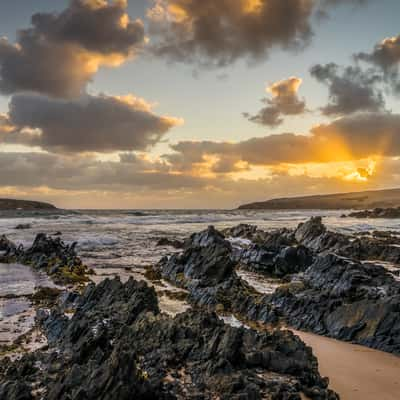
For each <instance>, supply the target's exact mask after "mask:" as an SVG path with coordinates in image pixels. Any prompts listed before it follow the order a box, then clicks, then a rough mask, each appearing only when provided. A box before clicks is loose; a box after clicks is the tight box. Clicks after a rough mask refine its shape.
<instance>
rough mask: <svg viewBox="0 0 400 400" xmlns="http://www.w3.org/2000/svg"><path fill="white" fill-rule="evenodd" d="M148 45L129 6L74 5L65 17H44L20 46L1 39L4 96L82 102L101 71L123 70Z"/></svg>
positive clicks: (81, 0) (77, 1) (74, 1)
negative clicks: (17, 94) (119, 67)
mask: <svg viewBox="0 0 400 400" xmlns="http://www.w3.org/2000/svg"><path fill="white" fill-rule="evenodd" d="M144 41H145V36H144V27H143V24H142V22H141V21H131V20H130V19H129V17H128V15H127V14H126V3H125V2H124V1H115V2H112V3H109V2H108V1H106V0H71V1H70V4H69V6H68V7H67V8H66V9H65V10H64V11H63V12H61V13H60V14H49V13H39V14H35V15H33V17H32V27H31V28H29V29H24V30H20V31H18V33H17V42H16V44H12V43H10V42H9V41H8V39H6V38H2V39H0V91H1V92H2V93H4V94H12V93H15V92H19V91H34V92H39V93H44V94H48V95H52V96H56V97H72V96H79V95H80V94H81V93H82V91H83V90H84V89H85V86H86V84H87V83H88V82H89V81H90V79H91V78H92V77H93V75H94V74H95V73H96V72H97V70H98V69H99V68H100V67H101V66H117V65H120V64H121V63H122V62H124V61H125V60H126V59H127V58H128V57H130V56H132V55H133V54H134V53H135V52H136V51H137V50H138V49H139V48H140V47H141V46H142V45H143V44H144Z"/></svg>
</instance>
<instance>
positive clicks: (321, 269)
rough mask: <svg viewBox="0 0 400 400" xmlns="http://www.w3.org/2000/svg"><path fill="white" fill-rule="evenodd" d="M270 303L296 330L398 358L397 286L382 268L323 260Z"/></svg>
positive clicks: (399, 304) (399, 285)
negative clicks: (313, 333) (394, 355)
mask: <svg viewBox="0 0 400 400" xmlns="http://www.w3.org/2000/svg"><path fill="white" fill-rule="evenodd" d="M271 301H272V303H273V304H274V305H275V306H276V307H277V308H278V309H279V310H280V311H281V313H282V314H283V315H284V316H285V318H286V320H287V322H288V323H289V324H290V325H291V326H294V327H296V328H298V329H304V330H311V331H313V332H315V333H319V334H323V335H328V336H331V337H334V338H337V339H341V340H348V341H354V342H357V343H360V344H363V345H366V346H369V347H373V348H377V349H380V350H384V351H388V352H391V353H396V354H400V313H399V311H400V283H399V282H397V281H396V280H395V279H394V278H393V277H392V276H391V274H390V273H388V271H387V270H386V269H385V268H383V267H381V266H378V265H374V264H362V263H359V262H356V261H352V260H349V259H345V258H342V257H338V256H336V255H333V254H329V255H326V256H322V257H319V258H318V259H317V260H316V261H315V263H314V264H313V265H312V266H311V267H310V268H309V269H308V270H307V271H306V273H305V274H304V277H303V283H302V284H300V285H299V284H298V283H293V284H289V285H286V286H284V287H281V288H278V290H277V291H276V292H275V293H274V295H273V296H272V299H271Z"/></svg>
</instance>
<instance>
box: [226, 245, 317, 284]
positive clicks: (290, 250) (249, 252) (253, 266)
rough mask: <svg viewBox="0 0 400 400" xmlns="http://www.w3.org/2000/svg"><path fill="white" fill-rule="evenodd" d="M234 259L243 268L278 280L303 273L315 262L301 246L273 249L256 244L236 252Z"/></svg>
mask: <svg viewBox="0 0 400 400" xmlns="http://www.w3.org/2000/svg"><path fill="white" fill-rule="evenodd" d="M234 259H235V260H236V261H237V262H238V263H239V264H240V266H241V267H242V268H243V267H245V268H246V269H248V270H251V271H254V272H259V273H261V274H265V275H268V276H271V277H278V278H283V277H285V276H287V275H290V274H296V273H299V272H303V271H305V270H306V268H307V267H308V266H310V265H311V264H312V262H313V256H312V253H311V252H310V251H309V250H308V249H307V248H306V247H304V246H301V245H300V246H286V247H280V248H279V247H278V248H274V247H272V248H271V247H268V246H265V245H264V246H262V245H258V244H254V245H251V246H249V247H247V248H245V249H243V250H240V251H236V252H235V253H234Z"/></svg>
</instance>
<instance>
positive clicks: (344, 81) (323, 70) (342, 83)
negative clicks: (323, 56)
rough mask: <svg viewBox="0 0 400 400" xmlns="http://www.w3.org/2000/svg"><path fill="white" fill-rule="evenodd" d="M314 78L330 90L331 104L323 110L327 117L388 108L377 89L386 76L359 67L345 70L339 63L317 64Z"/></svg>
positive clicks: (313, 74)
mask: <svg viewBox="0 0 400 400" xmlns="http://www.w3.org/2000/svg"><path fill="white" fill-rule="evenodd" d="M310 73H311V75H312V76H313V77H314V78H315V79H317V80H318V81H319V82H321V83H324V84H326V85H327V86H328V88H329V103H328V104H327V105H326V106H325V107H322V108H321V110H322V112H323V114H325V115H347V114H351V113H354V112H358V111H380V110H382V109H383V108H384V107H385V101H384V98H383V94H382V92H381V91H380V89H379V88H378V87H377V84H379V83H381V82H382V76H381V75H380V74H377V73H375V72H374V71H371V70H367V71H363V70H362V69H361V68H359V67H355V66H349V67H346V68H341V67H339V66H338V65H337V64H335V63H330V64H326V65H321V64H317V65H314V66H313V67H312V68H311V70H310Z"/></svg>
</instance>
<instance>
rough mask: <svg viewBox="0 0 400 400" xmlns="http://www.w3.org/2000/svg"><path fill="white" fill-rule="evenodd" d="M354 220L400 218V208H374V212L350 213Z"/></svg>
mask: <svg viewBox="0 0 400 400" xmlns="http://www.w3.org/2000/svg"><path fill="white" fill-rule="evenodd" d="M348 216H349V217H353V218H400V207H397V208H393V207H391V208H374V209H373V210H365V211H356V212H353V213H350V214H349V215H348Z"/></svg>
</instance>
